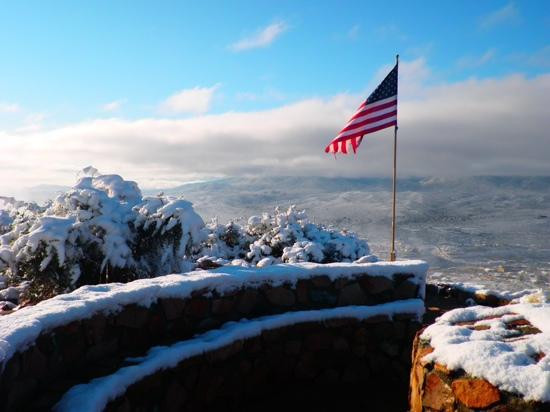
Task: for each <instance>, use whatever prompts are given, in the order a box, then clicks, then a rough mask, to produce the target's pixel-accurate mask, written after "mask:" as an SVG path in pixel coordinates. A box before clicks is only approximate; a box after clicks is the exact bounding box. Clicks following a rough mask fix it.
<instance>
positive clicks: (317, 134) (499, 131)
mask: <svg viewBox="0 0 550 412" xmlns="http://www.w3.org/2000/svg"><path fill="white" fill-rule="evenodd" d="M401 68H402V73H401V82H402V83H401V84H402V85H403V86H402V87H401V88H400V93H401V94H400V103H399V126H400V129H399V137H398V140H399V143H398V144H399V146H398V158H399V160H398V162H399V163H398V168H399V174H400V175H401V176H407V175H409V176H410V175H416V176H426V175H431V176H457V175H458V176H460V175H482V174H489V175H497V174H505V175H511V174H523V175H550V162H548V154H549V149H548V148H549V147H550V135H549V134H548V131H547V125H548V112H547V102H548V95H549V94H550V75H548V74H547V75H542V76H538V77H534V78H526V77H524V76H522V75H513V76H508V77H504V78H498V79H486V80H476V79H471V80H467V81H462V82H458V83H452V84H439V85H426V84H425V83H424V81H423V80H422V79H423V78H428V77H429V76H428V74H429V69H428V68H427V67H426V66H425V63H424V61H423V60H417V61H413V62H409V63H407V62H403V63H402V66H401ZM415 82H417V83H415ZM367 93H368V92H367ZM364 98H365V95H348V94H343V95H338V96H334V97H331V98H327V99H317V98H315V99H307V100H303V101H298V102H295V103H292V104H288V105H284V106H281V107H279V108H275V109H271V110H265V111H258V112H246V113H238V112H230V113H223V114H215V115H201V116H197V117H193V118H186V119H166V118H144V119H138V120H126V119H120V118H112V119H97V120H91V121H85V122H81V123H77V124H70V125H66V126H63V127H59V128H56V129H53V130H39V131H37V132H31V133H17V132H1V131H0V142H1V146H2V154H3V156H2V162H0V176H2V177H3V178H2V179H0V194H5V195H10V194H13V193H14V192H15V191H16V190H17V189H18V188H21V187H25V186H33V185H36V184H45V183H47V184H70V183H72V182H73V181H74V178H75V173H76V172H77V171H78V170H79V169H81V168H82V167H83V166H87V165H89V164H92V165H94V166H95V167H97V168H98V169H99V170H100V171H101V172H103V173H120V174H124V176H125V177H127V178H131V179H134V180H137V181H139V183H140V184H141V185H143V186H145V187H161V186H163V185H164V186H166V185H174V184H177V183H178V182H184V181H187V180H197V179H201V178H207V177H209V176H223V175H246V174H252V175H262V174H266V175H267V174H269V175H276V174H280V175H293V176H299V175H321V176H357V177H361V176H389V175H390V174H391V152H392V136H393V130H392V129H386V130H384V131H381V132H378V133H376V134H372V135H368V136H366V137H365V139H364V140H363V143H362V145H361V147H360V148H359V153H358V155H357V156H347V157H344V156H338V157H337V158H336V159H335V158H334V157H332V156H329V155H326V154H325V153H324V151H323V149H324V147H325V145H326V144H327V143H328V142H329V141H330V140H331V139H332V138H333V137H334V134H335V133H336V132H337V131H338V130H340V129H341V127H342V125H343V124H344V123H345V122H346V121H347V119H348V118H349V116H350V114H351V113H353V111H354V110H355V108H356V107H357V106H358V104H359V103H360V102H361V101H362V100H363V99H364ZM175 100H177V99H175ZM183 100H185V99H183ZM175 106H176V107H179V108H184V109H186V110H187V109H189V107H187V106H186V104H184V103H181V106H178V104H175ZM205 106H207V105H205ZM201 110H204V108H203V109H201ZM199 111H200V110H199Z"/></svg>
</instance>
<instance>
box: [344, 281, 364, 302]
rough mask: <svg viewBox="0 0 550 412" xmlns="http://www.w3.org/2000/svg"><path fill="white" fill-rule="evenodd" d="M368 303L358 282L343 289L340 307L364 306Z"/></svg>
mask: <svg viewBox="0 0 550 412" xmlns="http://www.w3.org/2000/svg"><path fill="white" fill-rule="evenodd" d="M366 302H367V299H366V297H365V293H364V292H363V290H362V289H361V287H360V286H359V284H358V283H356V282H354V283H351V284H349V285H347V286H345V287H343V288H342V290H341V291H340V296H339V297H338V305H364V304H365V303H366Z"/></svg>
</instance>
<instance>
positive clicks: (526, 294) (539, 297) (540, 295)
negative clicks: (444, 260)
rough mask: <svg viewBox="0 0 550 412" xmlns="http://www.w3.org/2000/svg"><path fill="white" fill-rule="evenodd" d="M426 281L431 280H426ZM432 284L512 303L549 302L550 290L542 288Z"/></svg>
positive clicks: (456, 283) (463, 283)
mask: <svg viewBox="0 0 550 412" xmlns="http://www.w3.org/2000/svg"><path fill="white" fill-rule="evenodd" d="M428 283H432V282H430V281H428ZM433 284H434V285H436V286H439V285H441V286H451V287H452V288H453V289H458V290H463V291H465V292H469V293H473V294H476V295H492V296H495V297H497V298H499V299H503V300H507V301H510V302H513V303H520V302H523V303H527V302H531V303H544V302H549V303H550V291H549V290H544V289H523V290H517V291H509V290H495V289H488V288H486V287H485V286H483V285H478V284H475V283H471V282H433Z"/></svg>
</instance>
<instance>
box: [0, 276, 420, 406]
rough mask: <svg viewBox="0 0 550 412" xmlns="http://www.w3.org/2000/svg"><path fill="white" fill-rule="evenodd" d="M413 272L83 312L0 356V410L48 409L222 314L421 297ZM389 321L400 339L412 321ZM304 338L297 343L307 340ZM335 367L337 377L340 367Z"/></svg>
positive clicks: (223, 318) (205, 293)
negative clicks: (75, 387) (0, 365)
mask: <svg viewBox="0 0 550 412" xmlns="http://www.w3.org/2000/svg"><path fill="white" fill-rule="evenodd" d="M413 278H414V276H413V275H412V274H407V273H396V274H394V275H393V277H385V276H370V275H368V274H367V273H364V274H355V275H353V276H348V277H340V278H336V279H334V280H331V278H329V277H328V276H322V275H321V276H313V277H310V278H307V279H300V280H298V281H297V282H296V284H295V285H293V284H290V283H289V284H283V285H280V286H275V287H274V286H272V285H271V284H270V282H268V281H266V282H265V283H263V284H255V285H253V286H244V287H242V288H240V289H237V290H234V291H231V292H228V293H225V294H220V293H218V292H216V291H215V290H209V289H203V290H196V291H194V292H193V293H192V294H191V296H189V297H186V298H183V299H179V298H170V299H159V300H158V301H156V302H155V303H153V304H152V305H150V306H149V307H142V306H139V305H135V304H132V305H128V306H126V307H124V308H123V310H122V311H120V312H118V313H95V314H91V316H90V317H89V318H87V319H82V320H78V321H75V322H72V323H70V324H68V325H64V326H61V327H56V328H53V329H52V330H48V331H45V332H43V333H42V334H41V335H40V336H39V337H38V338H37V339H36V342H35V344H34V345H32V346H30V347H28V348H26V349H24V350H23V351H20V352H17V353H15V354H14V355H13V356H12V357H11V358H10V359H8V360H7V362H6V363H5V364H4V365H3V370H2V372H1V375H0V399H2V402H0V411H12V410H49V409H50V408H51V406H52V405H54V404H55V403H56V402H57V401H58V400H59V398H60V397H61V395H62V394H63V393H65V392H66V391H67V390H68V389H69V388H70V387H71V386H73V385H75V384H78V383H83V382H87V381H89V380H90V379H93V378H94V377H98V376H104V375H106V374H110V373H112V372H114V371H116V370H117V369H119V368H120V367H121V366H123V365H124V363H125V359H126V358H127V357H129V356H139V355H143V354H144V353H146V351H147V350H148V349H149V348H151V347H152V346H155V345H168V344H171V343H174V342H177V341H181V340H185V339H188V338H189V337H191V336H193V335H195V334H197V333H200V332H203V331H206V330H210V329H214V328H217V327H219V326H220V325H222V324H223V323H225V322H228V321H232V320H239V319H241V318H243V317H246V318H255V317H258V316H264V315H271V314H278V313H284V312H287V311H298V310H310V309H322V308H332V307H338V306H347V305H377V304H381V303H386V302H391V301H395V300H400V299H409V298H418V297H423V294H424V290H423V287H422V288H421V287H420V286H419V284H418V282H417V281H416V279H413ZM8 316H9V315H8ZM382 323H383V324H384V323H387V322H386V321H384V322H382ZM396 325H400V323H397V324H396ZM386 327H388V326H386ZM392 328H393V327H392ZM396 328H398V329H399V328H402V329H403V330H404V331H405V332H399V333H404V335H403V336H402V337H401V338H400V339H409V338H406V336H409V334H410V333H411V330H413V329H414V328H415V326H414V324H413V325H409V324H403V325H402V326H396ZM392 330H393V329H392ZM350 333H351V332H350ZM354 333H355V332H354ZM262 339H263V337H262ZM310 339H313V338H310ZM409 341H410V340H409ZM304 342H305V341H302V344H301V345H304V346H300V347H306V346H307V345H306V344H305V343H304ZM338 342H340V343H338ZM338 342H333V341H331V345H332V346H336V347H337V346H338V345H342V346H345V345H348V346H350V347H351V346H352V345H353V342H352V341H348V340H346V342H345V343H344V341H343V340H342V341H338ZM300 350H301V349H300ZM358 350H359V349H358ZM361 350H362V349H361ZM380 350H381V351H382V349H380ZM386 351H389V352H390V353H391V354H393V355H392V356H393V357H395V358H396V359H401V360H400V361H398V360H396V362H397V363H396V370H399V371H400V372H399V374H403V372H404V370H406V366H407V361H405V360H404V358H406V357H407V356H405V354H404V351H406V345H405V344H404V343H403V342H400V343H399V345H397V346H396V347H394V346H392V345H390V346H388V347H387V348H386ZM351 353H353V352H351ZM381 353H382V352H381ZM300 354H301V352H300ZM298 355H299V354H297V355H296V356H297V357H299V356H298ZM384 356H389V355H388V354H387V353H386V355H384ZM297 359H298V358H297ZM380 359H385V358H380ZM388 359H389V358H388ZM389 364H391V361H389ZM397 364H399V367H397ZM343 367H344V366H342V368H343ZM404 368H405V369H404ZM327 370H328V369H327ZM338 373H339V378H338V379H340V375H342V376H343V374H344V369H342V370H339V372H338ZM342 379H343V378H342ZM172 391H174V389H172Z"/></svg>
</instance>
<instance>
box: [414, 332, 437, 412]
mask: <svg viewBox="0 0 550 412" xmlns="http://www.w3.org/2000/svg"><path fill="white" fill-rule="evenodd" d="M421 334H422V330H419V331H418V332H417V333H416V336H415V338H414V340H413V348H412V368H411V378H410V381H411V384H410V393H409V406H410V411H411V412H422V409H423V408H422V387H423V386H424V367H423V366H422V365H421V359H422V358H423V357H424V356H426V355H427V354H428V353H431V352H433V350H434V349H433V348H432V347H431V346H422V343H421V342H420V335H421Z"/></svg>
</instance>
